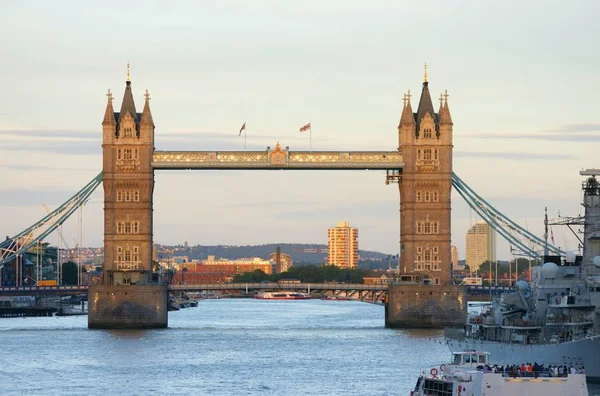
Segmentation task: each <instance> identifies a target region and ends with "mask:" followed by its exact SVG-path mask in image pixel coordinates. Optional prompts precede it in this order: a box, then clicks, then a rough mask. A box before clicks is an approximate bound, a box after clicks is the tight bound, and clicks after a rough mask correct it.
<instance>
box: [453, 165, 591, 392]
mask: <svg viewBox="0 0 600 396" xmlns="http://www.w3.org/2000/svg"><path fill="white" fill-rule="evenodd" d="M580 174H581V175H582V176H587V179H586V181H585V182H584V183H583V206H584V210H585V214H584V216H583V217H582V218H578V219H576V220H577V222H578V224H579V225H582V226H583V227H584V231H583V239H582V240H581V242H582V244H583V254H582V255H581V256H577V255H575V254H574V253H567V255H566V257H557V256H546V257H545V260H544V261H545V262H544V264H543V265H541V266H536V267H534V268H532V282H531V283H528V282H526V281H519V282H517V284H516V287H515V289H516V290H515V291H514V292H513V293H509V294H505V295H503V296H502V298H501V299H500V300H499V301H496V302H494V303H493V304H492V305H491V306H490V307H489V308H488V309H487V310H486V311H485V312H482V313H480V314H472V315H470V316H469V317H468V319H467V323H466V325H465V328H464V329H460V330H459V329H446V339H447V343H448V346H449V347H450V350H451V351H453V352H454V351H461V350H468V349H477V350H485V351H487V352H490V353H491V355H492V356H494V363H497V364H514V362H518V361H523V362H530V361H532V360H534V361H537V362H538V363H544V364H553V365H564V366H567V367H574V368H576V369H582V368H583V369H584V370H585V372H586V375H587V377H588V380H589V381H593V382H600V182H598V180H597V176H600V170H597V169H589V170H586V171H581V172H580Z"/></svg>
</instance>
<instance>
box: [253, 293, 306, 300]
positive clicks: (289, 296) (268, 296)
mask: <svg viewBox="0 0 600 396" xmlns="http://www.w3.org/2000/svg"><path fill="white" fill-rule="evenodd" d="M254 298H255V299H257V300H308V299H310V295H309V294H306V293H298V292H261V293H258V294H256V295H255V296H254Z"/></svg>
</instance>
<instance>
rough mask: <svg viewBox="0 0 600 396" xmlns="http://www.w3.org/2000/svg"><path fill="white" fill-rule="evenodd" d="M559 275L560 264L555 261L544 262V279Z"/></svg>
mask: <svg viewBox="0 0 600 396" xmlns="http://www.w3.org/2000/svg"><path fill="white" fill-rule="evenodd" d="M556 275H558V265H556V264H554V263H544V265H542V276H543V277H544V279H555V278H556Z"/></svg>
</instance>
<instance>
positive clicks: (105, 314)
mask: <svg viewBox="0 0 600 396" xmlns="http://www.w3.org/2000/svg"><path fill="white" fill-rule="evenodd" d="M168 302H169V293H168V291H167V287H166V286H164V285H90V287H89V289H88V328H90V329H156V328H164V327H167V325H168V316H167V308H168Z"/></svg>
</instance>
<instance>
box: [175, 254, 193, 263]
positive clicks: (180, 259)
mask: <svg viewBox="0 0 600 396" xmlns="http://www.w3.org/2000/svg"><path fill="white" fill-rule="evenodd" d="M171 260H172V261H173V262H174V263H177V264H183V263H187V262H189V261H190V258H189V256H173V257H172V258H171Z"/></svg>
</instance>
